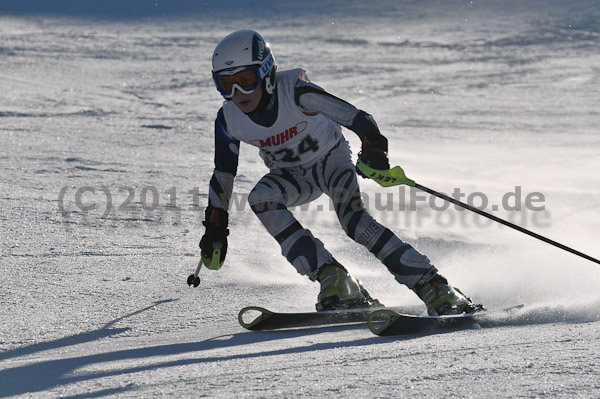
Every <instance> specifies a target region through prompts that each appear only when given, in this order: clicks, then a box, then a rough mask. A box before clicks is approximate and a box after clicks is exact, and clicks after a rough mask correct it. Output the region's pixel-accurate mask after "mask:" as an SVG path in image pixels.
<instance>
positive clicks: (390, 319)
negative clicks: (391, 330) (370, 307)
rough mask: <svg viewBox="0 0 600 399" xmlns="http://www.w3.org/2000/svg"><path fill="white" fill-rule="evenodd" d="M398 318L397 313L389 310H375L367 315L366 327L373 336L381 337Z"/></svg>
mask: <svg viewBox="0 0 600 399" xmlns="http://www.w3.org/2000/svg"><path fill="white" fill-rule="evenodd" d="M398 317H400V314H399V313H396V312H394V311H393V310H389V309H380V310H376V311H374V312H373V313H371V314H370V315H369V318H368V319H367V327H369V330H371V332H372V333H373V334H375V335H381V334H382V333H383V331H385V330H386V329H387V328H388V327H389V326H390V325H391V324H392V323H394V321H396V320H397V319H398Z"/></svg>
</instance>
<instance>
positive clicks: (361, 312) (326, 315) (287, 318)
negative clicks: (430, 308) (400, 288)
mask: <svg viewBox="0 0 600 399" xmlns="http://www.w3.org/2000/svg"><path fill="white" fill-rule="evenodd" d="M385 309H387V310H393V311H397V312H415V311H417V312H418V310H417V309H421V307H419V308H417V307H403V308H385V307H383V308H381V307H380V308H374V307H370V308H356V309H343V310H329V311H324V312H295V313H284V312H274V311H270V310H268V309H265V308H262V307H259V306H248V307H245V308H243V309H242V310H240V312H239V314H238V321H239V323H240V325H241V326H242V327H244V328H245V329H248V330H280V329H290V328H303V327H325V326H330V325H345V324H358V323H366V322H367V319H368V318H369V316H370V315H371V314H372V313H373V312H374V311H375V310H385Z"/></svg>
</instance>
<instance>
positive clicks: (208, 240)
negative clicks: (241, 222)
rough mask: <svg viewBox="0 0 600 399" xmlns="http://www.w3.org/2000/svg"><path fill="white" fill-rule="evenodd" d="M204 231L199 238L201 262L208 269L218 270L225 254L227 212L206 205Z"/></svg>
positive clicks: (227, 233) (227, 231) (227, 232)
mask: <svg viewBox="0 0 600 399" xmlns="http://www.w3.org/2000/svg"><path fill="white" fill-rule="evenodd" d="M202 224H203V225H204V226H205V227H206V232H205V233H204V235H203V236H202V239H201V240H200V254H201V256H202V263H204V265H205V266H206V267H208V268H209V269H213V270H218V269H220V268H221V266H223V262H224V261H225V255H226V254H227V236H228V235H229V230H228V229H227V225H228V224H229V214H228V213H227V211H226V210H225V209H221V208H214V207H212V206H210V205H209V206H208V207H207V208H206V211H205V213H204V222H202Z"/></svg>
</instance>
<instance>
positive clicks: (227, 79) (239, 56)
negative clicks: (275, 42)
mask: <svg viewBox="0 0 600 399" xmlns="http://www.w3.org/2000/svg"><path fill="white" fill-rule="evenodd" d="M212 66H213V70H212V75H213V80H214V82H215V86H217V90H219V92H220V93H221V95H222V96H223V97H225V98H226V99H231V97H233V95H234V93H235V90H239V91H241V92H242V93H245V94H250V93H252V92H253V91H255V90H256V89H257V88H258V87H260V86H261V83H262V82H263V80H264V81H265V90H266V91H267V93H269V94H272V93H273V91H274V90H275V70H276V69H277V66H276V65H275V57H274V56H273V52H272V51H271V48H270V47H269V44H268V43H267V42H265V40H264V39H263V38H262V36H261V35H259V34H258V33H257V32H255V31H253V30H247V29H243V30H238V31H236V32H233V33H231V34H230V35H228V36H226V37H225V38H224V39H223V40H221V42H220V43H219V44H218V45H217V48H215V52H214V53H213V57H212Z"/></svg>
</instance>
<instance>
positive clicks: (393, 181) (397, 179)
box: [356, 159, 600, 264]
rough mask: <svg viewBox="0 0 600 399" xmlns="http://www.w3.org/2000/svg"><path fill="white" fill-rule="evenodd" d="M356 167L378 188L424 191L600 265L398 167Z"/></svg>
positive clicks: (592, 259)
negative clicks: (459, 199)
mask: <svg viewBox="0 0 600 399" xmlns="http://www.w3.org/2000/svg"><path fill="white" fill-rule="evenodd" d="M356 167H357V168H358V169H359V170H360V171H361V172H362V173H363V174H364V175H365V176H367V177H369V178H370V179H372V180H375V181H376V182H377V183H378V184H379V185H380V186H382V187H392V186H399V185H402V184H404V185H407V186H409V187H415V188H418V189H419V190H422V191H425V192H427V193H429V194H431V195H433V196H435V197H438V198H441V199H443V200H445V201H448V202H451V203H453V204H455V205H458V206H460V207H463V208H465V209H468V210H469V211H471V212H475V213H477V214H478V215H481V216H483V217H486V218H488V219H491V220H493V221H495V222H498V223H500V224H503V225H504V226H508V227H510V228H512V229H515V230H518V231H520V232H521V233H525V234H527V235H529V236H531V237H534V238H537V239H538V240H541V241H544V242H545V243H548V244H551V245H554V246H555V247H557V248H560V249H562V250H564V251H567V252H570V253H572V254H574V255H577V256H580V257H582V258H584V259H587V260H589V261H592V262H594V263H598V264H600V260H598V259H596V258H593V257H591V256H589V255H586V254H584V253H582V252H579V251H577V250H575V249H573V248H570V247H567V246H566V245H563V244H561V243H559V242H556V241H554V240H551V239H549V238H547V237H544V236H542V235H540V234H537V233H534V232H533V231H530V230H527V229H525V228H523V227H521V226H517V225H516V224H514V223H511V222H508V221H506V220H504V219H500V218H499V217H496V216H494V215H491V214H489V213H487V212H485V211H482V210H481V209H477V208H475V207H473V206H471V205H468V204H465V203H463V202H461V201H458V200H457V199H455V198H452V197H449V196H447V195H446V194H443V193H440V192H438V191H435V190H432V189H430V188H427V187H425V186H423V185H421V184H419V183H417V182H415V181H414V180H411V179H409V178H408V177H406V175H405V174H404V170H402V168H401V167H400V166H395V167H393V168H392V169H389V170H378V169H373V168H370V167H369V166H367V165H366V164H365V163H364V162H362V161H361V160H360V159H359V160H358V161H357V163H356Z"/></svg>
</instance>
